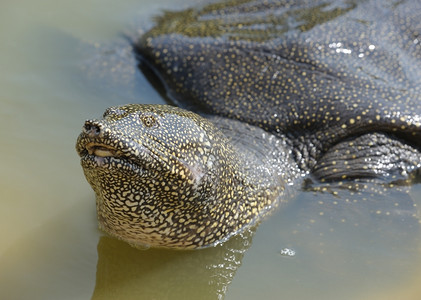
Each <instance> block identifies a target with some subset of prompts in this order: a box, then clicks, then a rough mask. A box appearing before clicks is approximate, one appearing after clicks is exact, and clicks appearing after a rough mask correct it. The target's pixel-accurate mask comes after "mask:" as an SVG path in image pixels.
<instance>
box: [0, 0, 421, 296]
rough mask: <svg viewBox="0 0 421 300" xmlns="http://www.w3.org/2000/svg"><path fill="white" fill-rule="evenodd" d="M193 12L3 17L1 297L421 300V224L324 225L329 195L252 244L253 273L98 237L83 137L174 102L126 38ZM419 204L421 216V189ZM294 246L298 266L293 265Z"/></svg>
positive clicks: (135, 8)
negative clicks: (153, 82)
mask: <svg viewBox="0 0 421 300" xmlns="http://www.w3.org/2000/svg"><path fill="white" fill-rule="evenodd" d="M165 2H167V3H165ZM183 2H185V1H181V0H180V1H164V0H156V1H152V0H142V1H135V0H125V1H118V2H117V1H107V0H105V1H104V0H103V1H99V0H90V1H86V0H85V1H66V2H64V1H61V2H57V1H50V0H40V1H29V0H21V1H10V0H8V1H3V2H2V4H1V5H0V41H1V42H0V104H1V109H0V141H1V147H0V153H1V156H0V157H1V158H2V160H1V168H0V176H1V180H0V201H1V210H0V236H1V242H0V298H2V299H90V298H94V299H214V298H215V294H216V293H217V291H219V293H220V294H224V293H226V299H257V298H264V299H288V298H289V299H419V298H420V297H421V288H420V286H419V281H420V280H421V271H420V270H421V251H420V243H419V239H420V237H421V235H420V231H419V228H418V227H417V225H416V224H409V225H408V224H407V223H406V222H405V220H403V219H402V220H398V221H396V220H395V221H387V220H383V219H380V220H371V221H367V222H365V223H363V222H359V223H358V222H357V221H355V220H356V219H354V218H353V217H350V216H349V215H348V214H347V213H346V211H348V210H347V208H346V205H345V206H342V209H341V210H339V211H338V210H335V209H333V210H332V211H333V213H331V214H329V215H330V216H332V215H333V216H335V214H336V218H332V217H327V215H328V214H324V212H325V211H320V210H317V209H315V217H310V216H309V214H308V211H311V210H312V207H313V206H312V205H313V203H320V202H321V203H325V202H329V201H333V202H334V201H335V199H336V198H335V197H334V196H333V195H329V194H316V195H313V194H311V193H307V194H306V193H304V194H301V195H299V196H298V198H297V199H295V200H294V201H292V202H291V204H290V205H288V206H286V207H284V208H282V209H281V210H279V211H278V212H277V213H276V214H275V215H273V216H272V217H271V218H270V219H269V220H267V221H266V222H264V223H263V224H262V225H261V226H260V227H259V228H258V229H257V232H256V234H255V235H254V236H253V239H252V244H251V245H248V242H249V241H250V240H251V238H249V239H247V238H246V242H244V241H243V242H241V241H240V242H239V243H238V244H239V245H242V246H241V247H240V248H239V250H238V251H237V253H236V254H232V253H231V254H232V255H238V261H240V262H241V265H235V266H231V269H230V270H219V271H218V268H213V269H212V268H209V266H210V265H212V264H217V262H218V259H219V257H221V256H223V255H227V252H226V248H224V247H217V248H215V249H206V250H203V251H195V252H184V251H164V250H147V251H139V250H136V249H133V248H131V247H129V246H127V245H125V244H124V243H121V242H119V241H116V240H114V239H111V238H108V237H105V236H103V234H102V233H101V232H100V231H98V230H97V225H96V216H95V202H94V194H93V192H92V190H91V188H90V187H89V185H88V183H87V182H86V181H85V179H84V177H83V174H82V170H81V168H80V166H79V159H78V157H77V155H76V152H75V150H74V144H75V139H76V137H77V135H78V134H79V131H80V129H81V126H82V124H83V121H84V120H85V119H86V118H88V117H92V116H100V114H101V113H102V112H103V110H104V109H105V108H106V107H108V106H111V105H115V104H123V103H128V102H142V103H163V100H162V99H161V98H160V96H159V94H158V93H157V92H156V91H155V90H154V89H153V88H152V87H151V86H150V85H149V83H148V82H147V81H146V79H145V78H144V77H143V76H142V75H141V74H140V73H139V72H138V71H137V70H136V68H135V65H134V62H133V68H126V67H125V66H127V64H128V63H129V64H130V63H131V61H130V59H131V57H130V55H128V54H127V53H126V52H124V51H125V49H126V48H125V47H126V46H127V44H126V43H125V42H124V39H122V38H119V36H120V37H121V33H128V34H130V35H133V33H134V32H135V31H136V30H137V28H139V27H140V26H144V25H145V26H149V25H150V20H151V17H152V16H153V15H155V14H158V13H159V11H160V10H161V9H163V8H168V9H174V8H178V9H179V8H182V7H184V6H186V5H188V3H183ZM191 2H193V1H191ZM411 195H412V199H413V201H414V202H415V203H416V204H418V207H420V205H421V196H420V195H421V187H420V186H419V185H415V186H414V187H413V190H412V192H411ZM347 197H348V196H347V195H343V196H342V198H343V200H344V201H345V198H347ZM349 197H350V199H352V195H349ZM337 200H338V199H337ZM338 201H340V200H338ZM333 202H332V203H333ZM351 202H352V201H351ZM350 205H352V204H350ZM350 208H353V209H355V206H352V207H351V206H350ZM313 210H314V209H313ZM342 213H343V214H344V216H343V217H339V215H340V214H342ZM347 220H352V225H349V222H347ZM364 220H365V219H364ZM335 222H337V223H335ZM234 242H235V241H234ZM234 242H233V243H234ZM284 247H289V248H293V249H294V250H295V251H296V256H294V257H285V256H282V255H281V254H280V251H281V249H283V248H284ZM232 249H235V247H234V246H233V247H232ZM228 254H230V253H228ZM231 254H230V255H231ZM221 274H224V275H226V278H228V279H227V281H226V282H218V280H220V279H218V278H220V275H221ZM218 276H219V277H218ZM231 280H232V283H231V284H230V285H229V286H228V288H227V287H226V285H227V284H226V283H227V282H229V281H231ZM226 288H227V290H226V291H225V289H226Z"/></svg>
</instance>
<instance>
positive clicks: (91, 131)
mask: <svg viewBox="0 0 421 300" xmlns="http://www.w3.org/2000/svg"><path fill="white" fill-rule="evenodd" d="M83 132H84V133H85V134H86V135H87V136H89V137H91V138H95V137H99V136H100V134H101V132H102V126H101V124H99V123H98V121H94V120H87V121H86V122H85V125H83Z"/></svg>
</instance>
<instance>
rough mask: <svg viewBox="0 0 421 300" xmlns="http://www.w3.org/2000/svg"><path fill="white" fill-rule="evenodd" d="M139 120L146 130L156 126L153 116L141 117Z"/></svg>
mask: <svg viewBox="0 0 421 300" xmlns="http://www.w3.org/2000/svg"><path fill="white" fill-rule="evenodd" d="M140 119H141V120H142V122H143V125H145V126H146V127H148V128H150V127H153V126H155V125H156V124H157V121H156V118H155V117H154V116H150V115H143V116H140Z"/></svg>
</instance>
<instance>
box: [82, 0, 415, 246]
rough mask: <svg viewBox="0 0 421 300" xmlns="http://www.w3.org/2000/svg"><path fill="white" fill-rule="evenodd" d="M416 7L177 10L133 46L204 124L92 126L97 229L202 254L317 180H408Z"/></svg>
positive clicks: (119, 121)
mask: <svg viewBox="0 0 421 300" xmlns="http://www.w3.org/2000/svg"><path fill="white" fill-rule="evenodd" d="M417 7H418V8H419V4H417V2H416V1H403V2H401V3H399V4H396V5H395V4H393V3H388V2H384V1H351V2H343V3H342V2H340V1H338V2H337V3H331V4H330V5H328V4H326V3H324V2H322V1H316V2H314V1H313V2H307V1H298V2H296V3H294V4H288V3H286V2H284V1H276V2H273V3H272V2H270V3H269V4H268V3H266V2H262V1H231V2H224V3H220V4H211V5H209V6H205V7H203V8H202V9H198V10H194V9H192V10H187V11H183V12H180V13H167V14H166V15H165V16H164V17H163V18H161V19H160V20H158V23H157V26H156V27H155V28H153V29H152V30H151V31H150V32H149V33H147V34H146V35H145V36H144V37H142V38H141V39H140V40H139V42H138V43H137V44H136V51H137V53H138V54H139V55H140V58H141V61H142V62H143V64H144V65H146V66H148V67H149V68H151V69H152V70H153V71H154V72H155V73H156V74H157V75H158V77H159V78H160V80H161V81H162V82H164V84H165V86H166V89H167V92H168V94H169V96H170V98H171V99H172V100H173V101H174V102H176V103H177V104H180V105H182V106H184V107H187V108H191V109H194V110H195V111H197V112H199V113H200V114H201V115H198V114H195V113H191V112H188V111H186V110H182V109H179V108H175V107H170V106H149V105H128V106H121V107H114V108H110V109H108V110H107V111H106V113H105V114H104V118H103V119H102V120H89V121H87V122H86V123H85V127H84V131H83V132H82V134H81V135H80V136H79V139H78V143H77V150H78V152H79V154H80V155H81V157H82V166H83V168H84V172H85V175H86V177H87V179H88V181H89V183H90V184H91V186H92V187H93V189H94V190H95V192H96V195H97V209H98V219H99V222H100V226H101V227H102V228H103V229H104V230H105V231H106V232H108V233H110V234H111V235H113V236H116V237H118V238H120V239H122V240H124V241H127V242H129V243H130V244H132V245H138V246H140V245H148V246H159V247H169V248H201V247H206V246H210V245H215V244H216V243H219V242H222V241H225V240H226V239H228V238H229V237H230V236H232V235H233V234H235V233H237V232H239V231H241V230H244V228H246V227H248V226H250V225H252V224H254V223H255V222H256V221H257V220H259V219H260V218H261V216H263V215H264V214H265V213H266V212H267V211H270V210H271V209H272V208H273V207H274V206H277V205H278V204H279V203H280V202H281V201H282V199H284V198H285V196H286V195H285V194H286V192H288V191H289V190H288V189H287V188H288V186H290V185H292V184H295V185H297V184H298V183H299V182H300V180H299V179H300V178H302V177H303V176H304V175H306V174H309V173H312V174H313V176H314V177H315V178H316V179H318V180H320V181H329V182H339V181H342V180H348V181H349V182H353V181H354V180H355V179H358V180H361V179H363V180H367V178H370V180H371V179H373V178H374V179H380V181H381V182H382V183H384V182H392V181H393V182H395V181H397V180H399V179H403V180H406V179H407V178H408V175H409V174H411V172H413V171H414V170H417V169H418V168H419V167H420V164H421V154H420V151H419V147H420V145H421V139H420V137H421V98H420V95H421V93H420V86H421V82H420V80H421V74H420V72H421V71H420V70H421V66H420V59H421V50H420V43H419V42H418V38H419V32H420V28H419V27H420V25H419V22H418V18H417V10H416V8H417ZM418 11H419V10H418ZM378 14H381V16H378ZM205 113H206V114H205ZM215 115H219V116H220V117H216V116H215Z"/></svg>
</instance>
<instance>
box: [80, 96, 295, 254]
mask: <svg viewBox="0 0 421 300" xmlns="http://www.w3.org/2000/svg"><path fill="white" fill-rule="evenodd" d="M218 122H219V123H221V122H225V121H223V120H219V121H218ZM227 126H230V125H229V122H228V123H227V125H226V127H227ZM242 127H243V129H245V128H244V126H242ZM225 130H227V128H225ZM253 130H257V131H258V132H259V137H261V138H263V139H264V137H263V136H262V134H263V135H264V134H265V133H264V132H263V131H262V130H259V129H250V133H251V132H252V131H253ZM231 131H232V130H231ZM269 143H271V142H269ZM272 143H273V141H272ZM77 151H78V152H79V154H80V155H81V157H82V167H83V169H84V172H85V176H86V178H87V179H88V181H89V183H90V184H91V186H92V187H93V189H94V190H95V192H96V194H97V211H98V220H99V223H100V226H101V228H102V229H103V230H105V231H106V232H108V233H110V234H111V235H113V236H116V237H118V238H120V239H123V240H125V241H127V242H129V243H130V244H132V245H134V246H140V247H142V246H149V245H152V246H161V247H168V248H174V247H176V248H191V247H194V248H197V247H203V246H207V245H213V244H215V243H218V242H221V241H223V240H226V239H227V238H228V237H230V236H232V235H233V234H235V233H236V232H238V231H239V230H240V229H243V228H245V227H246V226H249V225H251V224H252V223H253V222H255V221H256V220H257V218H258V217H259V216H260V215H262V214H263V213H264V212H265V211H267V210H268V209H269V208H270V207H271V206H275V205H277V201H276V200H277V199H278V197H279V195H280V194H282V191H283V189H284V183H283V182H282V180H281V178H280V177H277V176H274V177H272V178H271V179H270V180H268V179H266V178H268V176H270V175H272V176H273V175H274V174H273V173H274V172H273V171H272V170H268V168H267V167H264V168H263V170H258V168H259V166H258V165H257V164H258V163H259V164H260V163H262V165H263V166H266V165H267V164H268V163H269V162H268V161H267V160H268V159H270V158H271V157H275V156H276V158H274V159H275V160H279V158H278V157H281V156H282V155H281V154H279V153H278V151H279V150H278V151H275V153H274V154H273V155H270V154H268V153H265V156H264V158H263V159H264V161H262V160H259V157H256V158H255V159H253V163H250V162H247V160H249V159H250V158H253V157H252V156H251V155H253V154H252V152H251V151H250V152H244V151H246V150H244V151H242V150H240V149H236V146H235V142H233V143H232V142H231V141H230V140H229V139H228V138H227V137H226V136H225V135H224V134H223V133H222V131H221V130H218V129H217V128H216V127H215V125H214V124H212V123H211V122H210V121H209V120H207V119H204V118H203V117H200V116H199V115H197V114H195V113H192V112H189V111H185V110H182V109H179V108H175V107H171V106H159V105H136V104H132V105H126V106H120V107H112V108H109V109H108V110H107V111H106V112H105V113H104V116H103V119H102V120H87V121H86V123H85V126H84V132H83V133H82V134H81V135H80V136H79V139H78V141H77ZM246 155H247V157H246ZM251 172H253V173H251ZM252 174H253V175H258V174H260V175H262V176H259V177H260V178H253V176H252ZM297 174H298V172H297ZM289 177H290V178H291V176H289ZM251 179H253V180H251Z"/></svg>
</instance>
